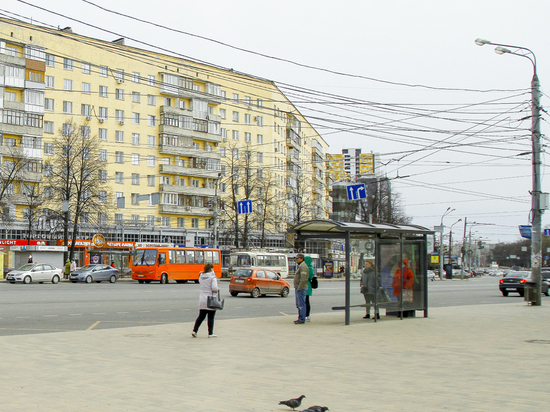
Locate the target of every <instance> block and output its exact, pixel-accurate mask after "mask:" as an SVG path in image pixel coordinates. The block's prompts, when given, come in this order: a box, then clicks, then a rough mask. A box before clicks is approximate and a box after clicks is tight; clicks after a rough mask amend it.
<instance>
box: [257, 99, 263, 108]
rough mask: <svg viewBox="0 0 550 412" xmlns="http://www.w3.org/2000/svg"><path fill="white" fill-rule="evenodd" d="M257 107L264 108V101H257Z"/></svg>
mask: <svg viewBox="0 0 550 412" xmlns="http://www.w3.org/2000/svg"><path fill="white" fill-rule="evenodd" d="M256 105H257V106H258V107H264V101H263V100H262V99H258V100H256Z"/></svg>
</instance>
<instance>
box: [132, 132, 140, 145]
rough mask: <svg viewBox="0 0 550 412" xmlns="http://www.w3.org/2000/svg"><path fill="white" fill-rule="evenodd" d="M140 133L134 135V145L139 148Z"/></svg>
mask: <svg viewBox="0 0 550 412" xmlns="http://www.w3.org/2000/svg"><path fill="white" fill-rule="evenodd" d="M139 136H140V135H139V133H132V144H133V145H136V146H139Z"/></svg>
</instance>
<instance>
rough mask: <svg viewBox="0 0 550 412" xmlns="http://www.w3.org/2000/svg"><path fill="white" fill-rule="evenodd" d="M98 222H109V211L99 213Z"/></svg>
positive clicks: (104, 223) (101, 223)
mask: <svg viewBox="0 0 550 412" xmlns="http://www.w3.org/2000/svg"><path fill="white" fill-rule="evenodd" d="M97 222H98V223H99V224H100V225H106V224H107V213H98V214H97Z"/></svg>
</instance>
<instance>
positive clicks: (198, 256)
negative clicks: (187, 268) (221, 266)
mask: <svg viewBox="0 0 550 412" xmlns="http://www.w3.org/2000/svg"><path fill="white" fill-rule="evenodd" d="M195 263H196V264H198V265H202V264H204V252H203V251H202V250H195Z"/></svg>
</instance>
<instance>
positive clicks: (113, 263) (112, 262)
mask: <svg viewBox="0 0 550 412" xmlns="http://www.w3.org/2000/svg"><path fill="white" fill-rule="evenodd" d="M111 267H112V268H116V266H115V262H114V261H113V260H112V261H111Z"/></svg>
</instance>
